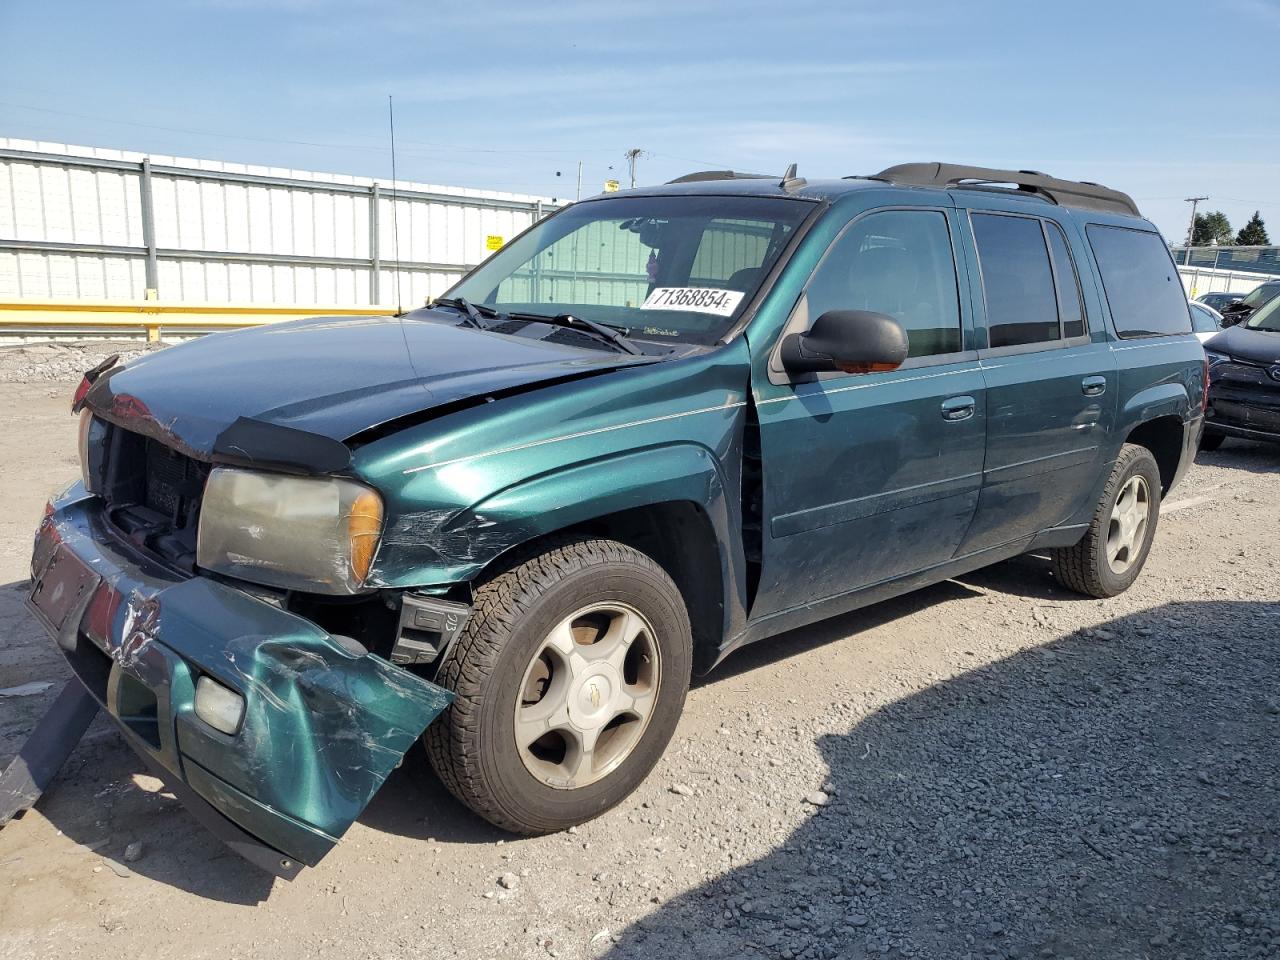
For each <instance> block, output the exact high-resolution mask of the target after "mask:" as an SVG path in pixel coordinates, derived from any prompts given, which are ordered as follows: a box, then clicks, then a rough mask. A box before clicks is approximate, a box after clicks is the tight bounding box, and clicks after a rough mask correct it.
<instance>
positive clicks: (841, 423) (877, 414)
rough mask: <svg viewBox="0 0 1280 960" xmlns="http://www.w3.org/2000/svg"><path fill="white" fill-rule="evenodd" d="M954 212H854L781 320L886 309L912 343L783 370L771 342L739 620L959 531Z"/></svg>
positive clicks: (969, 460) (963, 401)
mask: <svg viewBox="0 0 1280 960" xmlns="http://www.w3.org/2000/svg"><path fill="white" fill-rule="evenodd" d="M954 216H955V212H954V210H950V209H935V208H908V209H885V210H876V211H871V212H869V213H866V214H863V215H861V216H859V217H857V218H855V219H854V220H852V221H851V222H850V223H849V224H848V225H847V226H846V227H845V228H844V229H843V231H842V232H841V233H840V235H839V236H838V237H837V239H836V240H835V241H834V242H833V243H832V245H831V247H830V249H829V250H828V251H827V253H826V255H825V257H824V258H823V260H822V261H821V262H820V263H819V265H818V267H817V268H816V269H815V271H814V273H813V275H812V276H811V277H810V279H809V282H808V284H807V286H806V288H805V292H804V294H803V295H802V296H801V298H800V301H799V303H798V305H797V307H796V312H795V313H794V314H793V316H792V320H791V322H790V323H789V324H788V326H787V332H788V333H791V332H797V331H799V330H804V329H807V327H808V326H809V324H810V322H811V321H812V320H814V319H816V318H817V317H818V316H820V315H821V314H823V313H825V312H826V311H828V310H841V309H843V310H874V311H877V312H879V313H885V314H888V315H890V316H892V317H894V318H895V319H896V320H897V321H898V322H899V323H901V324H902V325H903V327H904V328H905V329H906V331H907V335H908V338H909V341H910V355H909V358H908V360H907V361H906V363H905V364H903V366H902V367H900V368H899V369H898V370H895V371H892V372H885V373H871V374H854V375H850V374H842V373H830V374H819V375H816V376H815V375H812V374H810V375H806V376H803V377H799V378H792V377H790V376H788V375H787V374H786V373H785V371H783V370H782V369H781V367H780V366H779V365H778V364H777V362H776V352H775V355H774V360H773V361H771V364H770V368H769V370H768V376H767V377H766V376H763V375H761V376H760V377H758V378H757V382H756V383H755V384H754V385H753V387H754V391H755V396H756V409H757V414H758V417H759V431H760V443H761V451H762V473H763V510H762V514H763V516H762V528H763V529H762V547H763V551H762V563H761V571H760V582H759V589H758V593H757V599H756V603H755V604H754V606H753V609H752V618H753V619H759V618H763V617H768V616H770V615H774V614H778V613H782V612H784V611H787V610H790V609H793V608H797V607H802V606H804V605H806V604H810V603H813V602H816V601H819V600H823V599H826V598H828V597H833V596H838V595H840V594H843V593H848V592H850V591H852V590H855V589H857V588H859V587H864V586H869V585H871V584H874V583H877V582H880V581H883V580H888V579H891V578H893V577H897V576H900V575H902V574H905V573H909V572H912V571H915V570H920V569H922V568H924V567H928V566H932V565H934V564H937V563H942V562H944V561H946V560H948V559H950V558H951V556H952V555H953V554H954V553H955V550H956V547H957V546H958V545H959V544H960V542H961V540H962V539H963V537H964V533H965V530H966V529H967V528H968V526H969V522H970V520H971V519H972V516H973V511H974V507H975V504H976V503H977V497H978V489H979V485H980V481H981V475H982V458H983V446H984V442H985V423H986V413H985V399H984V390H983V379H982V372H981V370H980V368H979V366H978V361H977V355H976V353H973V352H971V351H969V350H967V349H966V348H967V346H968V344H966V342H965V340H966V337H968V336H970V335H971V325H970V324H968V323H965V322H964V318H965V314H966V313H967V311H966V310H964V309H962V307H961V304H962V303H967V302H968V297H967V296H963V297H962V295H961V294H962V292H965V293H967V289H966V288H965V285H966V279H965V276H964V274H963V272H958V271H957V270H956V260H955V249H956V247H955V244H954V243H953V234H954V232H955V229H956V223H955V221H954ZM758 369H759V368H758Z"/></svg>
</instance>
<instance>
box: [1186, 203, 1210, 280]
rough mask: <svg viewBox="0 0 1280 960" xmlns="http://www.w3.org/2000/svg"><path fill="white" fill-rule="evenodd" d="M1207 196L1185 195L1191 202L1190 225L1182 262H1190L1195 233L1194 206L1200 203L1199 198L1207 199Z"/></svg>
mask: <svg viewBox="0 0 1280 960" xmlns="http://www.w3.org/2000/svg"><path fill="white" fill-rule="evenodd" d="M1208 199H1209V198H1208V197H1187V199H1186V202H1187V203H1189V204H1191V225H1190V226H1189V227H1187V252H1186V254H1185V255H1184V256H1183V258H1182V262H1183V263H1184V264H1189V263H1191V241H1192V240H1193V239H1194V238H1195V235H1196V207H1198V206H1199V205H1200V201H1201V200H1208Z"/></svg>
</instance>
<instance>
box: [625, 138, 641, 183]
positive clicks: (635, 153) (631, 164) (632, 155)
mask: <svg viewBox="0 0 1280 960" xmlns="http://www.w3.org/2000/svg"><path fill="white" fill-rule="evenodd" d="M622 156H623V157H625V158H626V161H627V167H628V170H629V172H630V175H631V189H633V190H634V189H635V186H636V161H638V160H640V159H642V158H643V157H644V151H643V150H641V149H640V148H639V147H632V148H631V149H630V150H628V151H627V152H626V153H624V154H623V155H622Z"/></svg>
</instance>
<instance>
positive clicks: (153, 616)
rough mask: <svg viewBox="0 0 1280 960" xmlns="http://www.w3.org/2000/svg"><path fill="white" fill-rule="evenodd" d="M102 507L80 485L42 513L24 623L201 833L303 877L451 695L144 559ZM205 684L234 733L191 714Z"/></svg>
mask: <svg viewBox="0 0 1280 960" xmlns="http://www.w3.org/2000/svg"><path fill="white" fill-rule="evenodd" d="M100 505H101V501H100V500H98V499H97V498H95V497H91V496H89V495H87V494H86V493H85V491H84V488H83V487H82V486H80V485H79V484H77V485H75V486H73V487H72V488H71V489H70V490H68V491H67V493H65V494H64V495H62V496H61V497H59V498H58V499H56V500H55V501H54V502H53V503H51V504H50V505H49V508H48V510H47V512H46V515H45V518H44V520H43V521H42V523H41V525H40V531H39V533H38V534H37V537H36V547H35V553H34V556H33V559H32V589H31V595H30V599H29V601H28V603H29V606H30V608H31V610H32V612H33V613H34V614H35V615H36V616H37V617H38V618H39V619H40V620H41V622H42V623H43V624H44V626H45V627H46V628H47V629H48V630H49V631H50V633H51V634H52V635H53V636H54V638H55V639H56V641H57V643H58V646H59V647H60V648H61V650H62V652H63V653H64V654H65V655H66V658H67V661H68V662H69V663H70V664H71V667H72V669H73V670H74V671H75V674H76V677H77V678H78V680H79V681H80V683H81V684H83V686H84V689H85V690H86V691H87V693H88V694H89V695H90V696H91V697H92V698H93V700H94V701H96V702H97V704H98V705H99V706H101V707H102V708H104V709H105V710H106V711H107V713H108V714H110V716H111V718H112V719H113V720H114V721H115V722H116V724H117V725H118V726H119V727H120V729H121V730H122V731H123V733H124V735H125V738H126V739H127V740H128V742H129V744H130V745H131V746H132V747H133V748H134V749H135V750H136V751H137V752H138V753H139V754H140V755H141V756H142V757H143V759H144V760H145V761H146V763H147V766H148V767H149V768H150V769H151V770H152V772H153V773H155V774H156V775H157V776H159V777H160V779H162V780H163V781H165V783H166V785H167V786H168V787H169V788H170V789H171V790H173V791H174V792H175V794H177V795H178V797H179V799H181V800H182V801H183V802H184V803H186V804H187V806H188V807H189V808H190V809H191V810H192V812H193V813H194V814H195V815H196V816H197V818H198V819H200V820H201V822H203V823H204V824H205V825H206V826H207V827H209V828H210V829H211V830H213V832H214V833H215V834H217V835H218V836H219V837H220V838H221V839H222V840H224V841H225V842H227V843H228V845H229V846H231V847H232V848H233V849H234V850H236V852H237V853H240V854H241V855H242V856H244V857H245V858H246V859H249V860H250V861H252V862H253V863H255V864H257V865H258V866H261V867H263V868H264V869H267V870H269V871H270V872H272V873H274V874H276V875H278V876H283V877H288V878H292V877H293V876H294V875H296V873H297V871H298V869H299V864H305V865H308V866H314V865H315V864H316V863H317V862H318V861H319V860H320V858H321V857H323V856H324V855H325V854H326V853H327V852H328V851H329V850H330V849H332V847H333V846H334V844H335V843H337V841H338V840H339V838H341V837H342V835H343V834H344V833H345V832H346V830H347V828H348V827H350V825H351V824H352V822H353V821H354V820H355V819H356V817H357V816H359V814H360V812H361V811H362V810H363V809H364V807H365V805H366V804H367V803H368V801H369V799H370V798H371V797H372V796H373V794H374V793H375V792H376V791H377V789H378V788H379V787H380V786H381V785H382V782H383V781H384V780H385V779H386V778H387V776H388V775H389V774H390V773H391V771H392V770H393V769H394V768H395V767H396V766H397V765H398V764H399V763H400V760H401V758H402V756H403V755H404V752H405V751H406V750H408V749H409V747H410V746H412V744H413V742H414V741H415V740H416V739H417V738H418V737H419V736H420V735H421V733H422V731H423V730H424V729H426V727H427V725H428V724H430V723H431V721H432V720H434V719H435V718H436V717H437V716H438V715H439V714H440V713H441V712H442V711H443V710H444V709H445V707H446V706H448V704H449V701H450V699H451V696H452V695H451V694H450V693H448V692H446V691H445V690H442V689H441V688H439V687H437V686H434V685H433V684H430V683H428V682H426V681H425V680H422V679H420V678H419V677H417V676H415V675H413V674H411V673H409V672H408V671H406V670H403V669H401V668H400V667H396V666H393V665H392V664H390V663H388V662H387V661H386V660H383V659H382V658H380V657H377V656H373V655H371V654H367V653H363V652H359V651H357V652H353V651H352V650H351V649H350V648H349V645H347V646H344V644H343V643H342V642H340V640H338V639H336V638H334V637H332V636H330V635H329V634H328V633H326V632H325V631H324V630H322V629H320V628H319V627H318V626H316V625H315V624H314V623H312V622H310V621H309V620H306V619H304V618H302V617H299V616H297V615H295V614H293V613H290V612H288V611H286V610H283V609H281V608H280V607H277V606H275V605H273V604H271V603H268V602H266V601H263V600H260V599H257V598H255V597H252V596H250V595H248V594H247V593H244V592H243V591H240V590H237V589H235V588H234V587H232V586H229V585H227V584H225V583H221V582H219V581H216V580H212V579H209V578H206V577H199V576H198V577H192V578H182V577H180V576H177V575H175V574H174V573H173V572H172V571H170V570H168V569H167V568H164V567H162V566H160V565H159V564H156V563H153V562H151V561H149V560H148V559H147V558H145V557H143V556H141V555H139V554H137V552H136V551H134V550H133V549H132V548H131V547H128V546H126V545H124V544H122V543H121V542H120V541H118V540H117V539H116V538H115V537H114V536H113V535H112V533H111V532H110V530H109V529H108V528H107V527H106V524H105V522H104V520H103V518H102V515H101V511H100ZM201 676H208V677H209V678H211V679H212V680H215V681H217V682H218V683H219V684H221V685H223V686H224V687H227V688H229V689H231V690H233V691H235V692H236V693H238V694H239V695H240V696H242V697H243V698H244V712H243V719H242V721H241V722H240V725H239V728H238V729H237V730H236V732H235V733H234V734H232V735H228V734H225V733H222V732H220V731H219V730H217V729H214V727H212V726H210V725H209V724H208V723H206V722H204V721H203V720H202V719H201V718H200V717H199V716H198V715H197V713H196V709H195V690H196V684H197V681H198V680H199V679H200V677H201ZM64 699H65V698H60V699H59V703H61V702H62V701H63V700H64ZM57 709H58V705H57V704H55V707H54V710H55V711H56V710H57ZM52 712H53V711H51V713H52ZM34 739H35V738H34V737H33V740H34ZM68 749H69V748H68ZM6 776H8V774H6Z"/></svg>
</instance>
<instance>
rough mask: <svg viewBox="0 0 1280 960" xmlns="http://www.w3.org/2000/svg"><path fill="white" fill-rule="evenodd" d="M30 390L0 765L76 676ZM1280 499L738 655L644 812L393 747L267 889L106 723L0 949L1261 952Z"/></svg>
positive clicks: (1201, 500)
mask: <svg viewBox="0 0 1280 960" xmlns="http://www.w3.org/2000/svg"><path fill="white" fill-rule="evenodd" d="M29 360H30V358H29V357H28V358H27V360H24V361H22V363H23V364H27V363H28V361H29ZM36 360H37V361H38V360H39V358H38V357H37V358H36ZM90 362H91V361H90ZM28 365H29V364H28ZM85 365H87V364H80V365H79V366H80V367H81V368H83V366H85ZM36 367H39V362H36ZM17 369H21V370H24V371H25V370H26V367H23V366H22V364H19V363H17V362H16V361H15V362H14V363H13V365H12V367H11V368H7V367H5V364H4V363H3V362H0V379H4V377H3V372H4V371H6V370H17ZM8 379H9V380H10V381H12V380H14V379H17V377H16V376H10V377H9V378H8ZM21 379H23V380H25V381H26V382H25V383H15V382H8V383H0V503H3V504H4V506H5V509H4V510H3V511H2V512H0V688H12V687H15V686H18V685H20V684H27V683H30V682H51V683H52V686H51V687H49V688H48V689H47V690H45V691H44V692H40V693H35V694H30V695H26V696H12V695H4V694H2V693H0V762H7V761H8V759H9V758H10V757H12V756H13V755H14V753H15V752H16V751H17V749H18V747H19V745H20V743H21V742H22V738H23V736H24V734H25V732H26V730H27V729H29V728H30V726H31V725H32V724H33V723H34V722H35V719H36V718H37V717H38V716H39V714H40V713H41V712H42V711H43V709H44V708H45V707H46V706H47V705H48V703H49V702H51V701H52V699H53V696H54V695H55V693H56V691H57V689H58V687H59V685H60V684H61V683H62V682H63V681H64V680H65V679H66V678H67V676H68V671H67V669H66V667H65V666H64V664H63V662H62V661H61V658H60V657H59V655H58V654H57V653H56V652H55V651H54V649H53V647H52V644H51V643H50V642H49V641H48V640H47V639H45V637H43V636H42V635H41V631H40V630H39V628H38V627H37V626H36V624H35V623H34V622H33V621H32V619H31V618H30V617H29V616H28V615H27V614H26V613H25V611H24V609H23V607H22V603H21V600H22V595H23V589H24V581H25V580H26V578H27V562H28V555H29V548H30V542H31V533H32V531H33V529H34V527H35V525H36V521H37V519H38V517H39V514H40V511H41V508H42V506H43V503H44V500H45V497H46V495H47V494H48V493H49V492H50V491H51V490H53V489H54V488H55V487H57V486H59V485H61V484H62V483H63V482H65V481H66V480H68V479H69V478H70V477H72V476H73V475H74V474H75V472H76V465H75V452H74V448H75V429H74V421H73V419H72V418H71V417H70V416H69V415H68V413H67V403H68V397H69V394H70V391H71V389H72V386H73V382H72V381H69V380H67V379H65V375H63V376H62V377H60V378H55V379H44V378H43V377H42V376H40V375H39V373H38V371H37V372H36V373H30V372H24V373H23V374H22V376H21ZM1278 505H1280V450H1277V449H1268V448H1264V447H1261V446H1255V445H1251V444H1246V443H1241V442H1237V441H1228V442H1227V444H1226V445H1225V446H1224V447H1223V448H1222V449H1221V450H1220V451H1219V452H1217V453H1214V454H1206V455H1202V457H1201V462H1200V463H1199V464H1198V465H1197V466H1196V468H1195V469H1194V470H1193V472H1192V474H1191V476H1190V477H1189V478H1188V480H1187V481H1186V482H1185V483H1184V484H1183V485H1182V486H1181V487H1179V488H1178V489H1177V490H1175V491H1174V493H1173V494H1172V496H1171V498H1170V500H1169V501H1168V502H1167V503H1166V509H1165V512H1164V515H1163V516H1162V518H1161V521H1160V528H1159V532H1158V535H1157V539H1156V545H1155V548H1154V552H1153V553H1152V556H1151V559H1150V562H1149V563H1148V565H1147V569H1146V571H1145V572H1144V574H1143V576H1142V577H1141V579H1140V580H1139V581H1138V583H1137V584H1136V586H1135V587H1134V588H1133V589H1132V590H1131V591H1130V592H1129V593H1128V594H1126V595H1124V596H1121V597H1119V598H1116V599H1114V600H1109V601H1095V600H1086V599H1081V598H1079V597H1077V596H1074V595H1072V594H1068V593H1066V592H1065V591H1063V590H1061V589H1059V588H1058V587H1057V586H1056V585H1055V583H1054V581H1053V579H1052V577H1051V575H1050V574H1049V572H1048V570H1047V569H1046V565H1045V563H1044V561H1043V560H1042V559H1038V558H1035V557H1025V558H1021V559H1019V560H1016V561H1013V562H1009V563H1005V564H1001V565H999V566H997V567H994V568H991V569H989V570H986V571H983V572H981V573H979V574H977V575H974V576H970V577H966V578H964V579H963V580H961V581H951V582H948V583H944V584H941V585H939V586H936V587H933V588H930V589H928V590H924V591H922V592H919V593H917V594H914V595H911V596H909V597H905V598H902V599H899V600H896V601H892V602H890V603H886V604H882V605H880V606H878V607H874V608H872V609H869V610H865V611H862V612H860V613H857V614H853V615H850V616H847V617H844V618H841V619H838V620H834V621H830V622H827V623H823V624H821V625H818V626H815V627H812V628H809V629H806V630H802V631H797V632H795V633H791V634H788V635H786V636H784V637H781V638H778V639H776V640H774V641H771V642H765V643H764V644H761V645H757V646H755V647H753V648H751V649H749V650H747V651H744V652H743V653H741V654H740V655H737V656H735V657H734V658H732V659H731V660H730V661H729V662H727V663H726V664H724V665H722V667H721V668H720V669H719V670H718V671H717V672H716V673H714V674H712V675H711V676H710V677H709V678H707V679H705V680H704V681H701V682H700V683H699V684H697V685H696V686H695V688H694V690H693V691H692V692H691V694H690V697H689V703H688V707H687V710H686V713H685V716H684V719H683V720H682V722H681V724H680V727H679V729H678V731H677V734H676V738H675V740H674V741H673V743H672V746H671V749H670V751H669V753H668V755H667V757H666V758H665V759H664V760H663V761H662V762H661V763H660V764H659V766H658V767H657V769H656V770H655V771H654V773H653V774H652V776H651V777H650V778H649V780H648V781H647V782H646V783H645V784H644V785H643V787H642V788H641V789H640V790H639V791H638V792H637V793H636V794H635V796H633V797H632V798H631V799H630V800H629V801H627V802H626V803H624V804H623V805H622V806H621V807H620V808H618V809H617V810H615V811H613V812H611V813H609V814H608V815H606V816H604V817H602V818H600V819H599V820H597V821H594V822H592V823H590V824H587V825H585V826H583V827H581V828H579V829H577V830H575V831H572V832H569V833H565V834H560V835H557V836H550V837H543V838H539V839H518V838H512V837H507V836H503V835H502V834H500V833H499V832H497V831H496V830H494V829H492V828H490V827H488V826H487V825H486V824H484V823H482V822H481V821H479V820H477V819H476V818H474V817H473V816H471V815H470V814H469V813H468V812H467V811H466V810H464V809H463V808H461V807H460V806H459V805H458V804H457V803H455V802H454V801H453V800H452V799H451V798H450V797H449V796H448V795H447V794H446V793H445V792H444V790H443V789H442V788H441V787H440V786H439V785H438V783H437V782H436V781H435V780H434V778H433V776H432V775H431V774H430V773H429V772H423V771H422V770H421V769H420V767H419V765H418V764H417V763H407V764H406V765H405V767H404V768H402V769H401V770H399V771H397V773H396V774H395V775H394V776H393V777H392V779H391V780H390V781H389V782H388V783H387V785H386V787H385V788H384V789H383V790H382V791H381V792H380V793H379V795H378V796H377V797H375V799H374V801H373V803H372V805H371V806H370V808H369V809H368V810H367V811H366V813H365V815H364V816H363V817H362V818H361V820H360V821H359V822H358V823H357V824H356V825H355V826H354V827H353V828H352V829H351V831H350V833H349V834H348V836H347V838H346V839H345V840H344V841H343V843H342V844H341V845H340V846H339V847H338V848H337V849H336V850H335V851H334V852H333V853H332V854H331V855H330V856H329V858H328V859H327V860H326V861H324V862H323V863H322V864H321V866H320V867H318V868H316V869H312V870H307V871H304V872H303V874H302V875H301V876H300V877H299V878H298V879H297V880H296V881H294V882H293V883H285V882H282V881H275V880H272V879H271V878H268V877H266V876H264V875H263V874H260V873H257V872H255V871H254V870H253V869H252V868H250V867H249V866H247V865H246V864H245V863H243V862H242V861H240V860H239V859H238V858H237V857H236V856H234V855H232V854H230V853H228V852H227V851H226V850H225V849H223V848H222V847H221V846H220V845H219V844H218V843H217V842H216V841H215V840H214V839H213V838H212V837H211V836H210V835H208V834H207V833H206V832H205V831H204V830H203V829H202V828H201V827H199V826H198V825H197V824H196V823H195V821H194V820H192V819H191V817H189V816H188V815H187V814H186V813H185V812H184V811H183V810H182V808H181V807H180V806H178V805H177V804H176V803H175V801H173V800H172V798H169V797H166V795H165V794H163V793H162V792H159V790H158V786H159V785H158V783H157V781H155V780H152V779H150V778H149V777H147V776H145V775H143V774H142V773H140V770H141V765H140V763H139V762H138V761H137V760H136V759H135V758H134V757H133V755H132V754H131V752H130V751H129V750H128V749H127V748H126V747H124V746H123V744H122V742H121V741H120V739H119V738H118V737H117V735H116V734H115V733H114V732H113V731H112V729H111V728H109V727H108V726H106V725H105V723H103V722H102V721H101V720H99V721H98V722H97V723H95V725H94V727H93V728H91V731H90V734H89V736H88V737H87V738H86V739H85V741H84V742H83V743H82V744H81V746H80V747H79V749H78V750H77V751H76V753H75V755H74V756H73V758H72V760H71V762H70V763H69V764H68V765H67V767H66V769H65V770H64V772H63V775H62V777H61V779H60V780H59V781H58V782H57V783H56V784H55V786H54V788H53V789H52V790H51V792H50V793H49V794H48V795H47V796H46V797H45V798H44V800H43V801H42V802H41V804H40V805H39V807H37V809H36V810H34V811H32V812H30V813H28V814H27V815H26V817H25V818H23V819H22V820H19V821H16V822H14V823H12V824H10V825H9V826H8V827H6V828H4V829H3V830H2V831H0V957H15V958H16V957H22V958H27V957H55V956H57V957H62V956H68V957H69V956H87V957H95V956H105V955H108V954H110V955H125V956H131V957H170V958H171V957H208V958H217V960H233V958H243V957H264V958H287V957H302V956H318V957H335V958H339V957H341V958H365V957H369V958H401V957H431V958H436V957H466V958H489V957H504V958H523V957H531V958H542V957H548V956H551V957H565V958H577V957H591V958H595V957H604V956H609V957H698V958H700V960H709V958H739V957H746V958H753V957H768V958H774V957H780V958H795V957H803V958H818V957H841V958H845V957H848V958H855V957H864V956H875V957H881V956H885V957H920V958H951V957H975V958H986V957H1077V958H1082V960H1083V958H1107V960H1116V958H1143V957H1151V958H1165V957H1169V958H1172V957H1184V958H1188V960H1190V958H1203V957H1276V956H1280V879H1278V877H1277V870H1280V863H1278V860H1280V792H1278V791H1277V789H1276V785H1277V784H1278V783H1280V746H1277V744H1278V743H1280V602H1278V601H1280V573H1278V572H1277V570H1278V569H1280V538H1278V537H1277V528H1278V526H1280V524H1278V522H1277V521H1280V506H1278ZM411 759H412V758H411ZM135 842H140V843H141V848H140V856H139V857H138V858H137V859H136V860H132V861H131V862H128V863H127V864H126V863H125V862H124V861H125V859H126V855H125V851H126V848H127V847H128V846H129V845H130V844H133V843H135ZM134 852H139V851H137V850H136V849H135V851H134Z"/></svg>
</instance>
